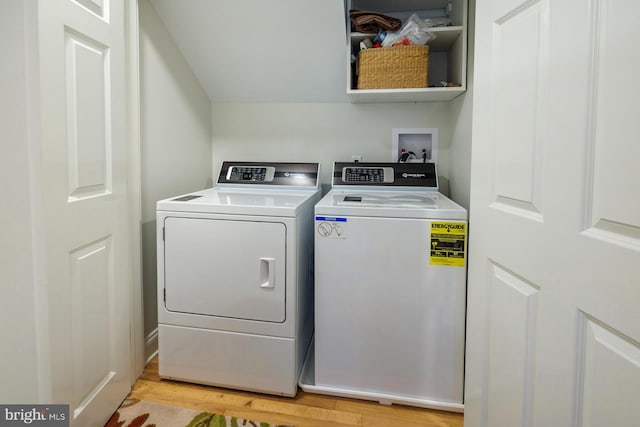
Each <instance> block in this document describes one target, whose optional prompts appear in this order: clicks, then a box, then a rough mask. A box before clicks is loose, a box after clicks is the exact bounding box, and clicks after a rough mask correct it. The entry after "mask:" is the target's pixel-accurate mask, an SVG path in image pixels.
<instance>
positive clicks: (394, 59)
mask: <svg viewBox="0 0 640 427" xmlns="http://www.w3.org/2000/svg"><path fill="white" fill-rule="evenodd" d="M428 65H429V46H427V45H421V46H394V47H384V48H380V49H367V50H363V51H360V54H359V55H358V89H402V88H426V87H427V82H428V79H427V73H428Z"/></svg>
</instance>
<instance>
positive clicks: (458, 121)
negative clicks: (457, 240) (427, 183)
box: [449, 0, 476, 210]
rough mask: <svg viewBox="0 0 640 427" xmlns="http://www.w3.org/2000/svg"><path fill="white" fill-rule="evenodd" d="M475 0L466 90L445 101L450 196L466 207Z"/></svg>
mask: <svg viewBox="0 0 640 427" xmlns="http://www.w3.org/2000/svg"><path fill="white" fill-rule="evenodd" d="M475 4H476V2H475V0H469V17H468V19H467V22H468V34H469V38H468V41H467V46H468V50H467V91H466V92H465V94H464V95H463V96H459V97H457V98H456V99H454V100H453V101H451V103H450V104H449V109H450V110H449V112H450V115H451V124H452V137H451V147H450V165H449V168H450V169H451V173H450V183H449V184H450V187H451V197H452V198H453V199H454V200H455V201H456V202H458V203H459V204H461V205H462V206H464V207H465V208H467V210H468V209H469V193H470V192H471V127H472V126H471V125H472V117H473V62H474V61H473V57H474V40H475V38H474V33H475V32H474V28H475V13H476V7H475Z"/></svg>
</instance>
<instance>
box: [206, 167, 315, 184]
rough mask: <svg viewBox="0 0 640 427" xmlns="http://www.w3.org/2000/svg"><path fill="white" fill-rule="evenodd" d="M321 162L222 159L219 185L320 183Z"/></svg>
mask: <svg viewBox="0 0 640 427" xmlns="http://www.w3.org/2000/svg"><path fill="white" fill-rule="evenodd" d="M319 172H320V165H319V164H318V163H288V162H264V163H260V162H228V161H227V162H222V167H221V168H220V175H218V181H217V183H216V186H217V187H233V188H237V187H254V188H255V187H256V186H261V185H262V186H278V188H285V187H291V188H297V189H302V188H312V189H317V188H319V187H320V173H319Z"/></svg>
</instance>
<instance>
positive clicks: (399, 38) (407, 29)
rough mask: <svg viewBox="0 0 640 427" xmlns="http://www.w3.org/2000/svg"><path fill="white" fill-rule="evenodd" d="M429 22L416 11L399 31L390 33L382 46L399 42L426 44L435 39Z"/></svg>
mask: <svg viewBox="0 0 640 427" xmlns="http://www.w3.org/2000/svg"><path fill="white" fill-rule="evenodd" d="M435 38H436V35H435V34H434V33H433V32H432V31H431V29H430V27H429V25H428V23H427V22H426V21H424V20H422V19H421V18H420V17H419V16H418V15H416V14H415V13H414V14H413V15H411V16H410V17H409V19H408V20H407V22H405V23H404V25H403V26H402V28H400V31H398V32H397V33H389V34H387V37H385V39H384V40H383V41H382V47H389V46H394V45H398V44H413V45H424V44H427V43H429V42H430V41H431V40H433V39H435Z"/></svg>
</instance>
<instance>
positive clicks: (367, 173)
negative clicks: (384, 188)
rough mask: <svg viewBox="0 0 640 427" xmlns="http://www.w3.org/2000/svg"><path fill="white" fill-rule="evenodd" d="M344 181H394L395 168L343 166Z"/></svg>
mask: <svg viewBox="0 0 640 427" xmlns="http://www.w3.org/2000/svg"><path fill="white" fill-rule="evenodd" d="M342 181H343V182H370V183H385V182H386V183H390V182H393V168H389V167H378V166H372V167H359V166H347V167H344V168H342Z"/></svg>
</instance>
